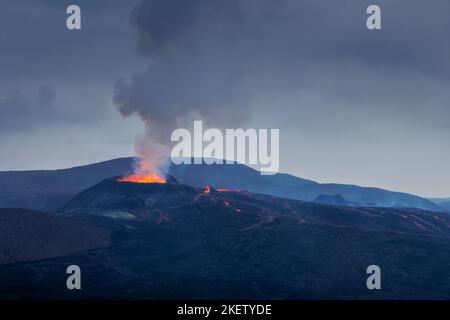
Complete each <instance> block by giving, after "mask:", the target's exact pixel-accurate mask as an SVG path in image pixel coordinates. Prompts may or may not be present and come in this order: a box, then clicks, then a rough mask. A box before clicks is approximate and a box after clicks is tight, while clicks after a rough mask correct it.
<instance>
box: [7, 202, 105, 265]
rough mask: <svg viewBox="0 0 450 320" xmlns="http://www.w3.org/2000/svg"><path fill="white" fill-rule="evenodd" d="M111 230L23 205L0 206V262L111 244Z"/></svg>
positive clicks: (24, 259) (21, 260)
mask: <svg viewBox="0 0 450 320" xmlns="http://www.w3.org/2000/svg"><path fill="white" fill-rule="evenodd" d="M109 235H110V232H109V231H108V230H105V229H102V228H98V227H95V226H92V225H88V224H86V223H81V222H79V221H75V220H71V219H67V218H63V217H59V216H55V215H52V214H48V213H43V212H37V211H31V210H26V209H0V239H1V241H0V264H5V263H14V262H24V261H32V260H42V259H47V258H52V257H59V256H64V255H68V254H72V253H75V252H80V251H84V250H88V249H93V248H99V247H106V246H108V245H110V237H109Z"/></svg>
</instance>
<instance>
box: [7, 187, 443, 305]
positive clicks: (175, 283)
mask: <svg viewBox="0 0 450 320" xmlns="http://www.w3.org/2000/svg"><path fill="white" fill-rule="evenodd" d="M61 211H62V214H65V215H71V216H72V217H73V218H75V217H77V218H80V219H83V220H84V221H86V222H89V223H91V224H95V225H98V226H103V227H104V228H109V229H110V230H112V231H113V232H112V241H113V243H112V245H111V246H110V247H109V248H108V249H107V250H104V249H98V250H95V251H91V252H89V253H85V254H80V255H77V256H70V257H61V258H56V259H48V260H44V261H40V262H33V263H28V264H14V265H9V266H3V267H0V287H2V288H6V289H2V290H0V298H1V297H3V298H14V297H17V295H20V296H21V297H29V298H36V296H37V295H38V293H37V292H46V297H49V298H51V297H57V298H63V299H66V298H67V299H70V298H74V297H77V298H97V299H98V298H106V299H108V298H111V299H114V298H115V299H117V298H121V299H201V298H207V299H231V298H234V299H380V298H384V299H386V298H391V299H392V298H397V299H408V298H409V299H412V298H429V299H430V298H433V299H448V298H450V291H449V290H448V288H449V287H450V270H449V269H448V265H449V264H450V216H449V215H447V214H442V213H434V212H428V211H423V210H416V209H388V208H357V207H336V206H327V205H321V204H315V203H305V202H301V201H296V200H289V199H283V198H277V197H272V196H267V195H260V194H252V193H249V192H242V191H227V192H220V191H217V190H216V191H214V190H212V191H211V192H205V189H204V188H194V187H190V186H186V185H182V184H168V183H166V184H157V183H155V184H138V183H129V182H117V180H116V179H108V180H105V181H103V182H101V183H99V184H98V185H96V186H94V187H92V188H90V189H87V190H85V191H83V192H82V193H80V194H79V195H77V196H76V197H74V198H73V199H72V200H71V201H70V202H69V203H68V204H67V205H66V206H64V207H63V208H62V210H61ZM69 263H70V264H78V265H81V266H83V277H85V278H86V279H91V280H92V279H95V281H94V280H92V281H87V284H88V285H89V287H88V289H87V290H86V289H84V290H81V291H80V292H78V293H77V295H76V296H75V295H74V294H73V293H71V292H68V290H66V289H65V287H64V286H62V285H61V283H64V281H65V279H64V278H63V277H60V278H58V277H55V274H60V273H61V272H62V271H61V270H65V267H66V266H67V264H69ZM372 264H377V265H379V266H380V267H381V268H382V286H383V287H382V288H383V289H382V290H379V291H370V290H367V288H366V286H365V284H366V279H367V273H366V268H367V266H369V265H372ZM63 276H64V275H63ZM61 278H62V279H61ZM8 288H13V289H10V290H8ZM36 288H39V290H36Z"/></svg>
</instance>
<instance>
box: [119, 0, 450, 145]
mask: <svg viewBox="0 0 450 320" xmlns="http://www.w3.org/2000/svg"><path fill="white" fill-rule="evenodd" d="M372 3H373V1H360V0H342V1H316V0H314V1H313V0H306V1H299V0H280V1H275V0H248V1H235V0H230V1H221V0H194V1H183V0H172V1H166V0H151V1H141V3H140V4H139V5H138V6H136V7H135V8H134V10H133V12H132V15H131V22H132V25H133V26H134V27H135V29H136V32H137V36H138V46H137V51H138V53H139V54H140V55H141V56H144V57H146V58H148V60H149V67H148V68H147V70H146V71H144V72H142V73H140V74H137V75H135V76H132V77H131V78H130V79H129V80H121V81H119V82H118V83H117V84H116V90H115V96H114V104H115V105H116V107H117V109H118V110H119V111H120V112H121V113H122V114H123V115H125V116H128V115H130V114H134V113H135V114H138V115H139V116H140V117H141V118H142V119H143V120H144V121H145V122H146V124H147V125H148V126H149V127H150V128H151V129H153V131H154V132H155V133H154V134H156V135H157V136H158V139H159V140H162V139H165V140H166V141H167V140H168V139H169V132H170V130H172V129H173V128H174V127H176V126H179V125H182V124H183V123H185V122H187V121H189V120H190V119H191V118H193V117H197V118H203V119H206V120H207V121H208V123H209V124H210V125H219V126H221V125H233V126H239V125H241V124H242V123H245V121H247V120H248V119H249V118H250V117H249V116H250V112H249V109H250V105H251V103H252V101H253V102H254V101H256V100H258V101H263V103H261V105H256V106H255V105H253V112H254V113H268V114H269V115H268V117H270V115H273V114H274V113H275V114H276V113H280V112H281V113H282V112H283V110H284V111H286V113H285V115H286V117H287V120H288V121H292V120H293V119H294V118H295V117H290V116H292V115H300V116H309V115H317V114H321V113H322V114H327V113H330V112H342V113H346V112H347V113H348V114H349V117H348V120H349V121H350V122H355V121H356V122H358V121H360V120H364V119H366V118H369V117H370V116H371V113H372V112H373V111H374V110H377V109H378V108H381V109H382V110H384V112H389V113H393V114H398V113H403V112H409V113H411V111H412V112H413V113H414V112H415V111H417V109H420V106H418V105H417V104H418V103H420V102H425V101H421V98H422V97H423V95H427V94H429V95H433V96H434V99H437V100H444V101H445V100H446V99H447V98H448V97H447V96H444V97H439V96H438V97H436V96H435V94H436V93H437V92H436V90H435V89H433V88H434V85H433V84H432V83H431V84H430V83H428V84H425V85H424V82H427V81H428V82H433V81H441V82H442V81H444V82H447V81H448V79H449V71H450V68H449V66H450V62H449V59H448V56H449V53H450V40H449V38H448V31H450V20H449V19H447V17H446V14H447V13H448V12H449V10H450V2H448V1H445V0H434V1H431V2H425V1H419V0H416V1H407V2H405V1H377V2H376V3H377V4H379V5H380V6H381V8H382V26H383V27H382V30H380V31H369V30H368V29H367V28H366V18H367V15H366V8H367V7H368V5H369V4H372ZM386 79H387V80H386ZM423 79H426V80H423ZM395 86H397V88H398V89H396V90H394V87H395ZM299 93H303V97H305V96H306V97H308V96H309V97H311V96H313V97H314V96H321V105H320V106H317V105H314V106H313V105H312V104H313V103H314V101H309V100H307V99H306V100H305V99H300V100H301V101H302V104H301V105H297V106H296V107H295V110H293V109H289V108H288V107H287V105H288V104H292V100H293V99H296V98H297V97H298V94H299ZM438 95H439V93H438ZM273 96H280V97H282V99H283V102H286V100H291V101H288V102H289V103H286V104H284V105H280V106H274V105H272V106H264V101H268V100H270V99H267V98H268V97H269V98H270V97H273ZM369 96H370V99H368V97H369ZM369 100H371V101H369ZM424 100H426V99H424ZM380 105H381V107H380ZM392 108H393V109H392ZM430 109H431V110H433V109H434V111H436V112H438V111H439V112H445V113H446V114H449V113H450V112H449V111H448V108H447V109H443V108H442V105H441V104H431V105H429V106H428V110H427V112H429V111H430ZM351 110H358V111H359V112H357V113H354V112H351ZM361 110H363V111H367V112H366V113H364V112H363V113H361ZM291 112H292V113H291ZM422 112H423V111H422V110H418V113H417V114H418V115H421V113H422ZM386 116H388V115H386ZM441 116H442V114H440V115H439V116H438V117H441ZM358 117H359V118H358ZM313 122H314V121H313ZM295 124H296V125H299V123H298V122H295ZM305 125H306V126H308V125H311V121H310V120H308V123H305Z"/></svg>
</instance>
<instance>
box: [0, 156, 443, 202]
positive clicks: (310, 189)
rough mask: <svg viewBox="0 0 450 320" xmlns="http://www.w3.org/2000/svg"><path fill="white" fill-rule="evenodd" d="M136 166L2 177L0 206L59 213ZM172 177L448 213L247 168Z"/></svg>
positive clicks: (399, 197) (202, 168)
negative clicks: (90, 189) (80, 196)
mask: <svg viewBox="0 0 450 320" xmlns="http://www.w3.org/2000/svg"><path fill="white" fill-rule="evenodd" d="M133 162H134V158H121V159H114V160H110V161H105V162H101V163H96V164H92V165H86V166H81V167H75V168H70V169H62V170H41V171H4V172H0V207H23V208H29V209H36V210H56V209H57V208H59V207H60V206H62V205H63V204H64V203H66V202H67V201H68V200H69V199H70V198H72V197H73V196H74V195H75V194H77V193H79V192H80V191H82V190H84V189H86V188H88V187H91V186H93V185H95V184H96V183H98V182H100V181H102V180H103V179H106V178H108V177H111V176H118V175H122V174H126V173H129V172H130V171H131V170H132V164H133ZM169 173H170V174H171V175H173V176H174V177H175V178H176V179H177V180H178V181H180V183H183V184H187V185H192V186H197V187H203V186H205V185H211V186H214V187H219V188H238V189H243V190H248V191H250V192H254V193H261V194H268V195H274V196H278V197H285V198H290V199H298V200H302V201H309V202H312V201H314V200H316V199H317V198H318V197H320V196H334V195H336V194H339V195H340V196H342V197H343V198H344V199H345V200H346V201H348V202H350V203H352V204H353V205H355V206H374V207H399V208H408V207H411V208H419V209H426V210H433V211H445V210H447V209H448V207H447V206H445V205H439V204H436V203H434V202H432V201H430V200H427V199H424V198H421V197H418V196H415V195H411V194H407V193H401V192H392V191H388V190H384V189H379V188H370V187H360V186H356V185H345V184H328V183H324V184H322V183H317V182H315V181H311V180H306V179H302V178H298V177H295V176H292V175H289V174H283V173H280V174H276V175H273V176H263V175H260V174H259V172H258V171H256V170H253V169H251V168H249V167H247V166H245V165H242V164H224V165H217V164H213V165H206V164H203V165H177V166H175V165H171V166H170V168H169ZM449 210H450V209H449Z"/></svg>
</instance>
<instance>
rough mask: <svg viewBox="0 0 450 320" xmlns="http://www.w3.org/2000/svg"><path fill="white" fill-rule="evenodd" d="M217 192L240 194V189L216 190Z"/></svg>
mask: <svg viewBox="0 0 450 320" xmlns="http://www.w3.org/2000/svg"><path fill="white" fill-rule="evenodd" d="M217 191H219V192H240V191H242V190H241V189H229V188H218V189H217Z"/></svg>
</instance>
